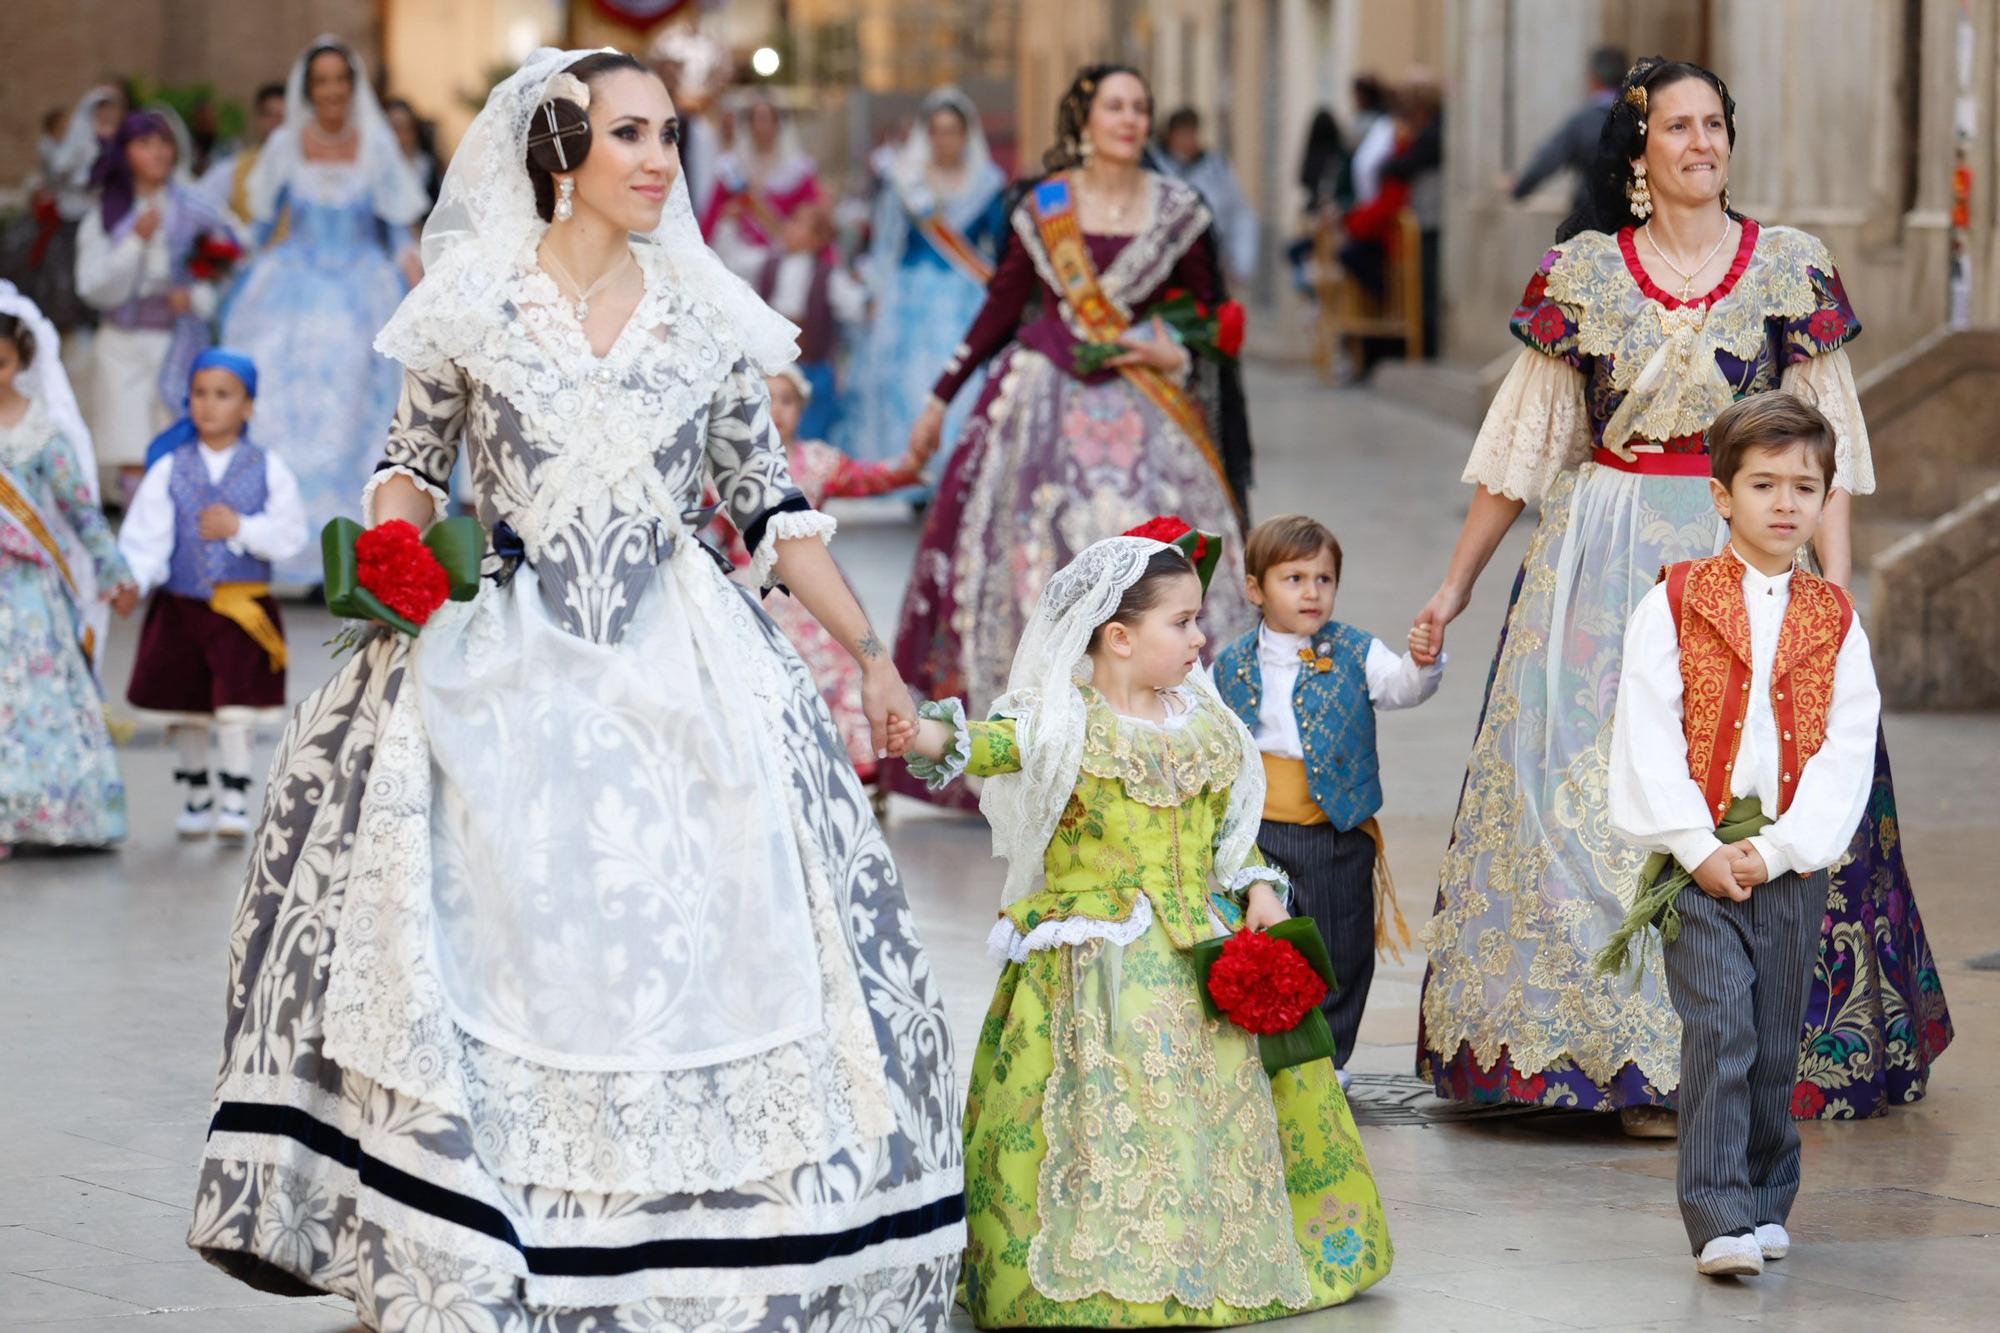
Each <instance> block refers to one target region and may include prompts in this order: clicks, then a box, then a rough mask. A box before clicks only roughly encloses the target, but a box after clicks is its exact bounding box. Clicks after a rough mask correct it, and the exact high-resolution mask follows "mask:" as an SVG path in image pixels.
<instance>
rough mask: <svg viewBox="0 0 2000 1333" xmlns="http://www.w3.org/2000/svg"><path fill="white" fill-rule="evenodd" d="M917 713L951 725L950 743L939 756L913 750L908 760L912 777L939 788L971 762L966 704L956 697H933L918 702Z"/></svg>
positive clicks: (949, 781) (950, 782)
mask: <svg viewBox="0 0 2000 1333" xmlns="http://www.w3.org/2000/svg"><path fill="white" fill-rule="evenodd" d="M917 716H918V717H920V718H927V719H929V720H930V721H932V722H942V723H944V724H945V725H946V726H948V727H950V728H951V744H950V745H948V746H946V747H945V752H944V757H943V758H942V759H931V758H929V757H927V756H925V755H920V754H913V755H911V756H910V757H909V760H908V762H909V765H910V776H911V777H913V778H915V779H917V781H919V782H921V783H923V784H924V785H925V786H927V787H929V788H930V789H931V790H932V791H942V790H943V789H944V788H945V787H947V786H949V785H951V784H952V783H953V782H955V781H957V780H958V779H959V778H961V777H963V776H964V775H965V770H966V766H967V765H969V764H970V763H971V762H972V728H971V726H970V725H969V724H968V723H967V722H966V720H965V705H964V704H963V703H961V702H960V701H958V700H957V699H932V700H929V701H927V702H925V703H921V704H918V705H917Z"/></svg>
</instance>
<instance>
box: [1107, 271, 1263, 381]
mask: <svg viewBox="0 0 2000 1333" xmlns="http://www.w3.org/2000/svg"><path fill="white" fill-rule="evenodd" d="M1154 316H1158V317H1159V318H1160V320H1161V321H1162V322H1163V323H1165V324H1166V326H1167V328H1168V329H1169V330H1170V331H1172V333H1173V335H1174V337H1175V339H1177V340H1178V341H1179V342H1180V344H1181V346H1183V347H1185V348H1187V349H1188V350H1189V351H1190V352H1193V353H1195V355H1197V356H1205V357H1207V358H1208V359H1209V360H1211V361H1224V362H1231V361H1235V360H1236V358H1237V357H1238V356H1240V355H1241V354H1242V352H1243V338H1244V335H1245V333H1246V332H1247V330H1248V318H1247V316H1246V315H1245V314H1244V311H1243V306H1242V304H1241V303H1240V302H1237V301H1224V302H1223V303H1222V304H1221V305H1219V306H1211V305H1209V304H1208V302H1206V301H1197V300H1196V299H1195V298H1194V294H1193V293H1192V292H1189V291H1187V290H1186V289H1185V288H1181V287H1176V288H1173V289H1172V290H1171V291H1169V292H1168V293H1167V294H1166V295H1165V296H1163V297H1161V298H1160V299H1159V301H1158V302H1156V303H1155V304H1154V305H1153V307H1152V309H1150V310H1148V311H1146V312H1145V316H1144V319H1143V321H1142V322H1138V323H1135V325H1134V328H1135V329H1137V330H1139V331H1142V332H1143V331H1144V330H1147V329H1149V328H1150V327H1151V324H1152V319H1153V317H1154ZM1130 350H1132V349H1131V348H1129V347H1126V346H1125V345H1123V344H1122V343H1115V342H1108V343H1100V342H1086V343H1078V344H1077V348H1076V363H1075V364H1076V373H1077V374H1079V375H1095V374H1096V373H1097V372H1098V371H1100V370H1102V369H1104V363H1105V362H1107V361H1109V360H1111V358H1112V357H1114V356H1120V355H1122V354H1124V353H1126V352H1129V351H1130Z"/></svg>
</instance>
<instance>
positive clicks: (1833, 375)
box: [1778, 347, 1875, 495]
mask: <svg viewBox="0 0 2000 1333" xmlns="http://www.w3.org/2000/svg"><path fill="white" fill-rule="evenodd" d="M1778 387H1779V388H1780V389H1782V390H1784V391H1785V392H1786V393H1791V394H1797V395H1798V396H1799V397H1801V398H1803V399H1805V400H1806V401H1807V402H1809V403H1811V404H1812V405H1813V406H1815V407H1817V408H1818V409H1819V410H1820V413H1821V415H1823V416H1825V417H1826V419H1827V420H1828V421H1829V422H1831V423H1832V424H1833V484H1834V485H1836V486H1838V487H1840V489H1841V490H1843V491H1846V492H1847V493H1848V494H1849V495H1867V494H1869V493H1870V492H1872V491H1873V490H1874V489H1875V457H1874V454H1873V452H1872V451H1871V450H1870V449H1869V447H1868V423H1867V422H1865V421H1863V420H1862V418H1861V395H1860V393H1859V392H1858V391H1857V390H1856V389H1855V387H1854V367H1853V366H1852V365H1851V364H1849V362H1848V359H1847V349H1846V348H1844V347H1836V348H1834V349H1833V350H1832V351H1830V352H1821V353H1820V354H1819V355H1818V356H1809V357H1806V358H1805V359H1804V360H1802V361H1794V362H1792V364H1790V365H1789V366H1786V367H1785V373H1784V376H1783V377H1782V378H1781V379H1780V380H1779V381H1778Z"/></svg>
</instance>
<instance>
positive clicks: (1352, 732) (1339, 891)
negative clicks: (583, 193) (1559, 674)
mask: <svg viewBox="0 0 2000 1333" xmlns="http://www.w3.org/2000/svg"><path fill="white" fill-rule="evenodd" d="M1340 563H1341V554H1340V543H1339V542H1338V541H1336V540H1334V536H1333V533H1332V532H1330V531H1328V530H1327V528H1326V527H1325V525H1323V524H1321V523H1318V522H1316V521H1315V520H1313V519H1310V518H1307V517H1306V516H1304V515H1303V514H1287V515H1284V516H1283V517H1280V518H1273V519H1269V520H1267V521H1265V522H1263V523H1260V524H1258V525H1257V527H1256V528H1254V529H1252V531H1251V533H1250V537H1249V540H1248V541H1247V542H1246V543H1245V544H1244V550H1243V568H1244V576H1245V579H1246V581H1247V584H1248V591H1249V594H1250V601H1251V602H1252V603H1253V604H1254V605H1255V606H1256V607H1257V609H1258V610H1259V611H1260V612H1261V613H1262V616H1263V619H1262V623H1260V624H1259V625H1258V626H1257V628H1255V629H1253V630H1251V631H1250V632H1249V633H1248V634H1245V635H1244V636H1243V637H1242V638H1240V639H1238V640H1236V642H1234V643H1232V644H1230V645H1229V646H1228V647H1227V648H1225V649H1223V650H1222V652H1221V654H1220V655H1218V656H1217V657H1216V659H1215V665H1214V667H1213V668H1212V675H1213V676H1214V679H1215V687H1216V689H1217V691H1218V692H1219V693H1220V694H1221V695H1222V699H1223V702H1225V703H1227V704H1228V705H1229V707H1230V709H1231V710H1232V711H1233V712H1234V713H1235V714H1236V715H1237V716H1238V717H1240V718H1242V719H1243V724H1244V725H1245V726H1247V727H1249V728H1250V733H1251V735H1252V736H1254V737H1255V738H1256V741H1257V748H1258V750H1259V751H1260V752H1262V754H1263V758H1264V773H1265V777H1266V778H1267V780H1268V789H1267V792H1266V795H1265V798H1264V823H1263V827H1262V828H1261V829H1260V830H1259V831H1258V834H1257V846H1258V848H1259V849H1260V850H1262V851H1263V853H1264V855H1265V856H1266V857H1268V858H1269V859H1270V861H1271V863H1272V864H1273V865H1275V866H1277V867H1278V868H1280V869H1281V870H1283V871H1284V872H1285V873H1286V874H1287V875H1289V876H1290V877H1291V881H1292V893H1293V901H1294V906H1295V908H1296V909H1298V910H1302V911H1304V912H1305V913H1306V914H1307V915H1309V916H1311V917H1312V919H1313V922H1314V924H1316V925H1317V926H1318V927H1319V932H1320V934H1321V935H1322V936H1323V937H1324V938H1325V940H1326V947H1327V953H1328V955H1329V956H1330V958H1331V960H1332V962H1333V974H1334V980H1335V983H1336V984H1335V986H1334V989H1333V991H1332V992H1331V993H1330V994H1329V995H1328V996H1327V998H1326V1001H1325V1004H1324V1005H1323V1009H1324V1011H1325V1013H1326V1020H1327V1023H1328V1024H1329V1025H1330V1026H1331V1027H1332V1028H1333V1042H1334V1057H1333V1059H1334V1067H1335V1068H1336V1069H1338V1070H1339V1071H1340V1082H1341V1086H1342V1087H1346V1086H1347V1082H1348V1075H1347V1059H1348V1057H1349V1056H1350V1055H1352V1054H1353V1052H1354V1041H1355V1036H1356V1034H1357V1033H1358V1032H1359V1031H1360V1028H1361V1011H1362V1009H1363V1008H1364V1007H1365V1006H1366V1005H1367V1003H1368V987H1369V985H1370V983H1371V982H1373V981H1374V979H1375V949H1376V946H1377V945H1378V944H1386V945H1388V946H1389V947H1390V948H1391V949H1394V948H1395V943H1394V940H1393V939H1392V938H1391V936H1390V932H1389V923H1390V921H1391V919H1393V921H1394V923H1395V929H1396V930H1397V931H1398V932H1400V933H1401V936H1402V940H1403V942H1404V943H1405V944H1407V943H1408V942H1409V938H1410V937H1409V928H1408V927H1407V926H1405V925H1404V924H1403V914H1402V912H1401V911H1400V910H1399V909H1398V908H1397V906H1396V890H1395V885H1394V884H1393V883H1392V882H1391V881H1390V879H1389V862H1388V859H1387V857H1386V856H1385V855H1384V853H1383V850H1382V828H1381V825H1380V824H1379V823H1378V822H1377V821H1376V819H1375V813H1376V811H1378V810H1380V809H1381V808H1382V780H1381V774H1380V767H1379V763H1378V761H1377V759H1376V754H1375V713H1376V710H1378V709H1385V708H1414V707H1416V706H1417V705H1418V704H1420V703H1422V702H1423V701H1424V700H1426V699H1428V698H1430V697H1431V695H1433V694H1435V693H1436V692H1437V687H1438V683H1439V682H1440V681H1442V680H1443V679H1444V662H1443V661H1442V660H1441V659H1440V660H1439V661H1438V662H1437V663H1436V664H1435V665H1433V666H1428V667H1424V666H1419V665H1417V663H1416V662H1415V660H1413V659H1412V658H1411V656H1410V655H1409V654H1408V653H1404V654H1402V655H1401V656H1398V655H1397V654H1396V653H1395V651H1394V650H1392V649H1391V648H1389V647H1388V646H1387V645H1386V644H1384V643H1383V642H1382V641H1381V640H1380V639H1377V638H1375V637H1374V636H1373V635H1370V634H1367V633H1364V632H1363V631H1361V630H1358V629H1355V628H1354V627H1352V626H1350V625H1343V624H1341V623H1340V622H1338V621H1336V620H1334V619H1333V618H1332V617H1333V599H1334V595H1335V594H1336V593H1337V592H1338V591H1339V590H1340ZM1427 633H1428V632H1427V631H1424V630H1417V629H1413V630H1411V631H1410V646H1411V647H1413V648H1417V649H1420V650H1427V649H1428V648H1429V639H1428V637H1427Z"/></svg>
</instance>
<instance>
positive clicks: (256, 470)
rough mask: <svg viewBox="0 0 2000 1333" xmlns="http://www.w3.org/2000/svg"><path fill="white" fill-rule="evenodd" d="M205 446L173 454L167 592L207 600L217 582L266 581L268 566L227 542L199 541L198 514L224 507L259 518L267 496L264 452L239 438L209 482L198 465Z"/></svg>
mask: <svg viewBox="0 0 2000 1333" xmlns="http://www.w3.org/2000/svg"><path fill="white" fill-rule="evenodd" d="M204 447H206V446H204V445H203V444H202V443H201V442H200V441H199V440H194V441H190V442H189V443H187V444H184V445H182V446H181V447H180V448H178V449H176V450H174V461H173V464H172V466H173V469H174V470H173V472H172V474H171V475H170V476H169V478H168V481H167V494H168V495H169V496H171V497H172V498H173V502H174V555H173V559H172V560H171V561H170V562H169V563H168V565H167V591H168V592H170V593H173V594H175V595H176V596H179V597H192V598H195V599H196V600H198V601H204V602H205V601H207V600H208V599H209V598H210V597H212V596H214V594H215V585H216V584H218V583H268V582H270V579H271V566H270V564H269V563H268V562H266V561H263V560H259V559H257V558H256V557H255V556H252V555H238V554H237V553H236V552H234V551H231V550H230V549H229V543H228V542H226V541H213V542H205V541H203V540H202V539H201V511H202V510H204V509H206V508H208V507H209V506H210V505H212V504H226V505H228V506H229V507H230V508H231V509H234V510H235V511H236V512H237V513H239V514H261V513H263V512H264V502H265V501H266V499H268V498H269V484H268V482H267V481H266V480H265V474H264V451H263V450H262V449H259V448H258V447H257V446H256V445H254V444H252V443H250V442H249V441H248V440H244V441H242V442H241V443H239V444H238V445H237V446H236V452H235V453H234V454H233V455H231V456H230V459H229V467H228V469H227V470H226V471H224V472H223V474H222V480H221V481H220V482H211V481H209V479H208V465H207V464H206V463H204V462H203V461H202V457H201V451H202V449H203V448H204Z"/></svg>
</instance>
